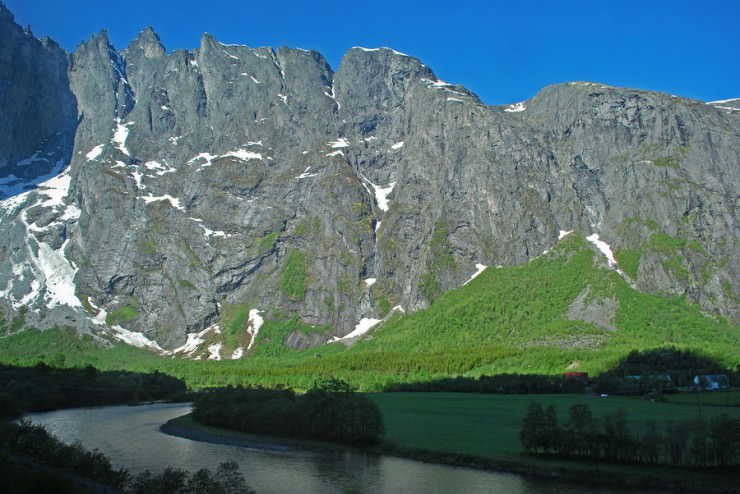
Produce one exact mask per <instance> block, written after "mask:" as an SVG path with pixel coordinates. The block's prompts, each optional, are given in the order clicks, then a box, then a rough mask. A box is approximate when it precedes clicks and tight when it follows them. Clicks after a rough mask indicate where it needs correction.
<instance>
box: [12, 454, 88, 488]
mask: <svg viewBox="0 0 740 494" xmlns="http://www.w3.org/2000/svg"><path fill="white" fill-rule="evenodd" d="M0 492H2V493H3V494H45V493H54V494H84V493H88V492H90V491H88V490H85V489H83V488H82V487H80V486H77V485H75V483H74V481H73V480H72V479H71V478H70V477H68V476H65V475H63V474H61V473H52V472H45V471H43V470H40V469H39V468H37V467H35V466H31V465H25V464H22V463H13V462H11V461H9V460H8V458H7V457H6V456H5V455H0Z"/></svg>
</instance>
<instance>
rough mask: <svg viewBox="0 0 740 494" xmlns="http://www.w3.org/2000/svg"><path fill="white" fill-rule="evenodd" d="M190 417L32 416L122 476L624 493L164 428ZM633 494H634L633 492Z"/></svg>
mask: <svg viewBox="0 0 740 494" xmlns="http://www.w3.org/2000/svg"><path fill="white" fill-rule="evenodd" d="M189 411H190V406H189V405H181V404H160V405H146V406H140V407H128V406H117V407H104V408H88V409H74V410H60V411H56V412H48V413H40V414H32V415H29V417H28V418H29V419H31V420H32V421H33V422H35V423H38V424H43V425H45V426H46V427H47V429H48V430H49V431H50V432H52V433H53V434H55V435H56V436H57V437H59V438H60V439H62V440H63V441H65V442H73V441H80V442H81V443H82V444H84V445H85V446H86V447H87V448H90V449H92V448H97V449H99V450H100V451H102V452H103V453H105V454H106V455H108V457H110V459H111V461H112V462H113V465H114V466H115V467H117V468H120V467H124V468H127V469H129V470H130V471H131V472H133V473H138V472H141V471H143V470H146V469H150V470H152V471H159V470H162V469H164V468H165V467H167V466H174V467H177V468H183V469H185V470H189V471H195V470H198V469H200V468H203V467H206V468H210V469H211V470H215V469H216V467H217V466H218V465H219V463H221V462H224V461H236V462H237V463H238V464H239V467H240V470H241V472H242V473H243V474H244V477H245V479H246V480H247V483H248V484H249V485H250V486H251V487H252V488H254V489H255V490H257V492H258V493H259V494H264V493H280V494H291V493H300V494H306V493H322V494H323V493H327V494H330V493H358V494H364V493H374V494H375V493H379V494H383V493H393V494H406V493H408V494H411V493H418V492H424V493H428V494H437V493H439V494H447V493H460V494H462V493H467V492H474V493H492V494H504V493H505V494H566V493H567V494H586V493H594V492H595V493H601V494H612V493H622V494H624V492H626V491H622V490H616V489H594V488H593V487H582V486H573V485H569V484H562V483H553V482H551V481H536V480H531V479H528V478H524V477H521V476H519V475H514V474H506V473H494V472H485V471H479V470H472V469H467V468H456V467H448V466H444V465H432V464H426V463H421V462H417V461H411V460H405V459H401V458H392V457H384V456H377V455H371V454H363V453H357V452H348V451H306V450H301V449H290V450H285V451H280V450H278V451H273V450H269V451H268V450H261V449H250V448H243V447H238V446H227V445H220V444H210V443H204V442H198V441H191V440H189V439H184V438H179V437H174V436H169V435H167V434H163V433H161V432H160V431H159V426H160V425H161V424H163V423H164V422H166V421H168V420H170V419H172V418H175V417H178V416H180V415H184V414H186V413H188V412H189ZM630 492H631V493H632V494H634V492H635V491H630Z"/></svg>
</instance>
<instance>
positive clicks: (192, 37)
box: [4, 0, 740, 104]
mask: <svg viewBox="0 0 740 494" xmlns="http://www.w3.org/2000/svg"><path fill="white" fill-rule="evenodd" d="M4 1H5V4H6V5H7V6H8V8H10V10H11V11H12V12H13V13H14V14H15V17H16V20H17V21H18V22H19V23H20V24H22V25H23V26H24V27H25V25H26V24H30V25H31V28H32V30H33V32H34V33H35V34H36V35H37V36H39V37H43V36H46V35H48V36H50V37H52V38H54V39H55V40H56V41H57V42H59V43H60V44H61V45H62V46H63V47H65V48H66V49H67V50H70V51H71V50H74V48H75V47H76V46H77V45H78V44H79V43H80V42H82V41H83V40H85V39H87V38H89V37H90V36H91V35H92V34H94V33H96V32H98V31H100V30H101V29H103V28H105V29H107V30H108V34H109V36H110V39H111V41H112V42H113V44H114V45H115V46H116V48H118V49H123V48H125V47H126V46H127V45H128V44H129V42H130V41H131V39H133V38H134V37H135V36H136V35H137V33H138V32H139V31H141V30H142V29H143V28H144V27H146V26H147V25H151V26H153V27H154V29H155V31H157V33H159V35H160V37H161V38H162V42H163V43H164V45H165V46H166V47H167V49H168V50H169V51H171V50H173V49H177V48H188V49H191V48H196V47H197V46H198V45H199V44H200V36H201V34H202V33H203V32H209V33H211V34H213V35H214V36H215V37H216V38H217V39H219V40H220V41H222V42H224V43H238V44H245V45H248V46H252V47H258V46H273V47H277V46H282V45H286V46H291V47H300V48H305V49H314V50H318V51H320V52H321V53H322V54H323V55H324V56H325V57H326V58H327V60H328V61H329V64H330V65H331V66H332V67H333V68H334V69H336V68H337V67H338V66H339V62H340V60H341V57H342V55H343V54H344V53H345V52H346V51H347V50H348V49H349V48H350V47H352V46H365V47H378V46H389V47H392V48H394V49H396V50H398V51H401V52H404V53H407V54H409V55H412V56H414V57H417V58H419V59H420V60H421V61H422V62H424V63H425V64H427V65H428V66H429V67H431V68H432V70H434V71H435V73H436V74H437V76H438V77H440V78H441V79H444V80H446V81H448V82H451V83H457V84H462V85H464V86H466V87H468V88H469V89H471V90H472V91H474V92H476V93H477V94H478V95H479V96H480V97H481V99H483V101H485V102H486V103H488V104H504V103H512V102H516V101H520V100H524V99H527V98H530V97H532V96H534V94H536V93H537V91H538V90H539V89H541V88H542V87H543V86H546V85H549V84H555V83H560V82H569V81H575V80H582V81H593V82H601V83H605V84H610V85H615V86H628V87H634V88H640V89H650V90H655V91H663V92H667V93H671V94H676V95H679V96H685V97H689V98H696V99H701V100H705V101H711V100H718V99H727V98H734V97H740V0H670V1H666V0H640V1H634V0H624V1H619V0H611V1H610V0H590V1H583V0H578V1H576V0H561V1H553V0H542V1H534V0H519V1H506V2H504V1H498V0H489V1H466V0H446V1H444V2H440V1H436V0H435V1H426V2H403V1H398V0H397V1H387V0H369V1H364V2H353V1H351V0H345V1H341V2H340V1H335V0H326V1H311V2H297V1H293V0H280V1H271V0H258V1H250V0H243V1H227V0H205V1H203V0H200V1H192V0H125V1H120V2H112V1H107V0H63V1H62V0H4Z"/></svg>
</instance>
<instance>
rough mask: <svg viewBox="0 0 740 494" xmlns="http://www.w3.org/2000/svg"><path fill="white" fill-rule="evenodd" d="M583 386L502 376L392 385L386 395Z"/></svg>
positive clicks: (560, 389) (574, 388) (541, 390)
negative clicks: (399, 392) (393, 393)
mask: <svg viewBox="0 0 740 494" xmlns="http://www.w3.org/2000/svg"><path fill="white" fill-rule="evenodd" d="M583 386H584V383H581V382H578V381H566V380H564V379H563V377H562V376H552V375H542V374H499V375H496V376H479V377H478V378H472V377H454V378H452V377H451V378H447V379H435V380H432V381H422V382H410V383H392V384H389V385H387V386H386V387H385V389H383V391H386V392H389V391H390V392H397V391H401V392H409V391H410V392H454V393H500V394H541V393H548V394H555V393H578V392H581V391H582V390H583Z"/></svg>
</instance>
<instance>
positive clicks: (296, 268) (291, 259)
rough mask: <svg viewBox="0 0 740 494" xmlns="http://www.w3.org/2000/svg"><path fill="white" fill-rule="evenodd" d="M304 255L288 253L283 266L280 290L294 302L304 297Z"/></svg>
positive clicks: (297, 252) (305, 264) (294, 251)
mask: <svg viewBox="0 0 740 494" xmlns="http://www.w3.org/2000/svg"><path fill="white" fill-rule="evenodd" d="M306 266H307V263H306V254H304V253H303V252H301V251H298V250H293V251H290V252H289V253H288V257H287V258H286V259H285V265H284V266H283V275H282V278H281V280H280V289H281V290H282V292H283V293H284V294H286V295H287V296H289V297H290V298H292V299H294V300H303V297H304V296H305V295H306V276H307V275H306V269H307V268H306Z"/></svg>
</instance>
